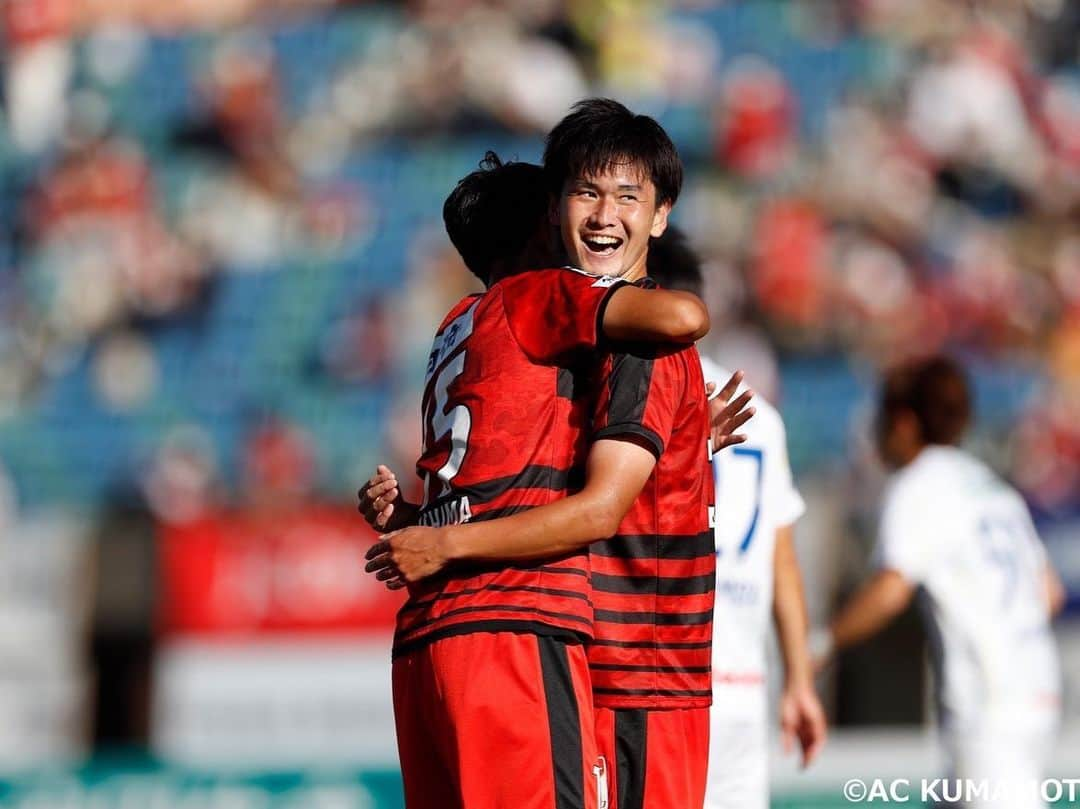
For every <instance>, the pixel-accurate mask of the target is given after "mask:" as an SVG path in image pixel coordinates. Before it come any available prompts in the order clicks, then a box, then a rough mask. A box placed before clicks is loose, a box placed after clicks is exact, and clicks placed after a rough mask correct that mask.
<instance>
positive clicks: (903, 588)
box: [811, 568, 915, 670]
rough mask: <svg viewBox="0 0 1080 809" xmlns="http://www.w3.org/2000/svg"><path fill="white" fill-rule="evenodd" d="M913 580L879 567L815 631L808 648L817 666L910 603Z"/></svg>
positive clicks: (880, 626) (878, 628)
mask: <svg viewBox="0 0 1080 809" xmlns="http://www.w3.org/2000/svg"><path fill="white" fill-rule="evenodd" d="M914 595H915V584H914V583H913V582H911V581H909V580H908V579H907V578H905V577H904V576H903V575H902V574H901V573H900V572H898V571H896V570H891V569H888V568H885V569H882V570H879V571H878V572H877V573H875V574H874V575H873V576H872V577H871V578H870V580H869V581H867V582H866V583H865V584H864V585H863V586H862V587H860V588H859V590H858V591H857V592H856V593H855V595H853V596H852V597H851V598H850V599H848V601H847V603H846V604H845V605H844V606H843V607H842V608H841V609H840V612H839V613H838V614H837V615H836V617H835V618H833V620H832V623H831V624H830V625H829V628H828V629H826V630H824V633H815V634H814V637H813V638H812V642H811V646H812V647H813V648H812V649H811V652H812V654H813V657H814V668H815V669H816V670H820V669H821V668H824V666H825V665H826V664H827V663H828V662H829V659H830V658H831V657H832V656H833V655H834V654H835V653H836V652H838V651H840V650H841V649H846V648H847V647H849V646H854V645H855V644H856V643H859V642H861V641H863V640H866V639H867V638H869V637H871V636H873V635H876V634H877V633H878V632H880V631H881V630H882V629H884V628H885V627H886V626H888V624H889V623H890V622H891V621H892V620H893V619H894V618H895V617H896V616H897V615H899V614H900V613H901V612H903V611H904V610H905V609H906V608H907V605H908V604H910V603H911V599H912V597H913V596H914Z"/></svg>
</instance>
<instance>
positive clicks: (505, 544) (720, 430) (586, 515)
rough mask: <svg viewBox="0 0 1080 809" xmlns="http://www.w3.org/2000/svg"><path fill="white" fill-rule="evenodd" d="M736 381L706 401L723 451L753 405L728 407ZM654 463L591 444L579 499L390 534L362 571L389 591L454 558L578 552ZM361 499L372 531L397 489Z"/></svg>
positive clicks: (635, 451) (625, 448) (386, 487)
mask: <svg viewBox="0 0 1080 809" xmlns="http://www.w3.org/2000/svg"><path fill="white" fill-rule="evenodd" d="M741 378H742V375H741V374H739V373H735V374H733V375H732V377H731V379H730V380H729V381H728V384H727V385H725V386H724V388H723V389H722V390H721V393H720V395H719V396H718V397H716V399H714V401H713V402H712V403H711V404H710V416H711V419H712V426H713V428H714V429H713V433H712V435H711V436H710V440H711V441H712V443H713V445H714V446H720V447H726V446H730V445H731V444H737V443H740V442H741V441H743V440H744V439H745V437H744V436H742V435H740V434H738V433H736V431H737V430H738V429H739V428H740V427H742V425H743V424H745V423H746V421H747V420H748V419H750V417H751V416H753V413H754V410H753V408H750V407H747V404H748V403H749V401H750V397H751V396H752V393H751V392H750V391H747V392H745V393H743V394H741V395H740V396H738V397H736V398H735V399H734V400H733V401H730V402H727V400H728V399H730V398H731V396H732V395H733V394H734V392H735V390H736V388H737V387H738V385H739V381H740V380H741ZM724 402H727V404H726V405H725V404H724ZM655 463H656V458H655V456H654V455H653V454H652V453H651V452H650V451H649V450H647V449H645V448H644V447H642V446H639V445H637V444H636V443H634V442H632V441H627V440H611V439H605V440H601V441H597V442H596V443H594V444H593V445H592V447H591V448H590V450H589V457H588V460H587V462H586V469H585V478H586V479H585V487H584V488H583V489H582V490H581V491H580V492H578V493H577V494H573V495H571V496H569V497H567V498H564V499H562V500H558V501H556V502H554V503H548V504H547V505H544V506H540V507H538V508H534V509H530V510H529V511H526V512H522V513H520V514H515V515H512V516H510V517H504V518H502V519H500V520H493V521H491V522H479V523H466V524H462V525H451V526H445V527H442V528H425V527H414V528H408V529H404V530H400V531H396V532H394V533H392V534H388V535H386V536H384V537H382V538H381V539H380V541H379V542H378V543H377V544H375V545H373V546H372V547H371V549H370V550H369V551H368V554H367V558H368V559H369V560H371V561H370V563H369V564H368V567H367V569H368V572H375V573H376V576H377V578H379V579H380V580H381V581H385V582H387V586H388V587H391V588H394V589H396V588H398V587H402V586H404V583H405V582H414V581H419V580H420V579H423V578H426V577H427V576H431V575H433V574H435V573H437V572H438V571H440V570H441V569H442V568H443V567H445V566H446V565H447V564H449V563H451V562H454V561H465V560H468V561H491V560H518V561H521V560H530V559H543V558H545V557H549V556H557V555H560V554H565V553H570V552H573V551H576V550H579V549H580V548H582V547H584V546H586V545H588V544H589V543H590V542H594V541H596V540H598V539H604V538H607V537H610V536H612V535H613V534H614V533H615V532H616V530H617V529H618V526H619V523H620V522H621V521H622V518H623V517H624V516H625V514H626V512H627V511H628V510H629V509H630V506H631V505H632V504H633V502H634V499H635V498H636V497H637V496H638V494H639V493H640V492H641V489H642V487H643V486H644V485H645V482H646V481H647V480H648V478H649V475H650V474H651V473H652V469H653V466H654V465H655ZM382 468H383V469H385V467H382ZM376 477H377V478H378V476H376ZM373 480H376V478H373ZM365 495H366V498H367V502H369V503H370V504H371V510H370V512H369V513H374V514H375V518H374V519H375V521H374V522H373V523H372V524H373V525H375V526H376V527H378V520H379V517H381V516H382V514H383V513H385V509H386V507H387V505H390V506H392V505H393V502H394V501H396V500H398V499H399V498H400V490H399V489H398V487H397V481H396V479H393V478H392V476H391V477H389V478H387V479H385V480H383V481H382V482H377V483H376V484H375V485H373V486H371V487H369V488H368V490H367V491H366V493H365ZM387 498H390V502H389V503H387ZM369 522H372V521H371V520H369Z"/></svg>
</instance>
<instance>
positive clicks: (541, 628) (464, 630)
mask: <svg viewBox="0 0 1080 809" xmlns="http://www.w3.org/2000/svg"><path fill="white" fill-rule="evenodd" d="M474 632H513V633H514V634H515V635H539V636H541V637H545V638H558V639H559V640H560V641H562V642H563V643H573V644H581V643H584V642H585V641H586V640H588V639H587V638H585V637H584V636H582V635H580V634H578V633H577V632H574V631H572V630H570V629H563V628H562V627H557V626H551V625H550V624H542V623H539V622H538V621H511V620H507V619H505V618H500V619H496V620H487V621H466V622H464V623H460V624H454V625H453V626H444V627H443V628H442V629H434V630H432V631H431V632H428V633H427V634H426V635H423V636H421V637H419V638H415V639H414V640H410V641H406V642H404V643H398V642H397V641H395V642H394V649H393V652H392V653H391V657H392V658H393V659H395V660H396V659H397V658H399V657H403V656H404V655H407V654H411V653H412V652H415V651H416V650H417V649H422V648H423V647H425V646H427V645H428V644H429V643H434V642H435V641H437V640H443V639H444V638H456V637H458V636H459V635H471V634H472V633H474Z"/></svg>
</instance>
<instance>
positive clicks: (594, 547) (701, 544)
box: [589, 531, 716, 559]
mask: <svg viewBox="0 0 1080 809" xmlns="http://www.w3.org/2000/svg"><path fill="white" fill-rule="evenodd" d="M589 553H595V554H597V555H598V556H617V557H620V558H623V559H699V558H701V557H703V556H712V555H713V554H714V553H716V540H715V539H714V538H713V532H712V531H702V532H701V533H700V534H666V535H659V534H616V535H615V536H613V537H612V538H611V539H605V540H603V541H602V542H594V543H592V544H591V545H590V546H589Z"/></svg>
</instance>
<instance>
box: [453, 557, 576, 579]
mask: <svg viewBox="0 0 1080 809" xmlns="http://www.w3.org/2000/svg"><path fill="white" fill-rule="evenodd" d="M573 555H574V556H580V554H577V553H575V554H573ZM503 570H525V571H528V572H530V573H565V574H566V575H567V576H584V577H585V578H589V571H587V570H585V569H584V568H580V567H555V566H554V565H537V564H535V563H532V562H514V563H508V562H483V563H480V562H477V563H474V564H470V565H469V566H468V567H467V568H466V567H465V566H464V565H462V566H461V570H460V571H459V572H466V573H468V574H469V575H471V576H477V575H482V574H484V573H499V572H501V571H503Z"/></svg>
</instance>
